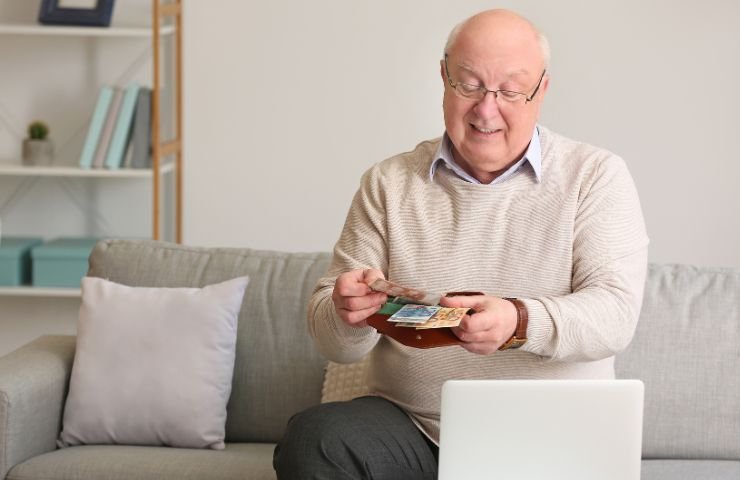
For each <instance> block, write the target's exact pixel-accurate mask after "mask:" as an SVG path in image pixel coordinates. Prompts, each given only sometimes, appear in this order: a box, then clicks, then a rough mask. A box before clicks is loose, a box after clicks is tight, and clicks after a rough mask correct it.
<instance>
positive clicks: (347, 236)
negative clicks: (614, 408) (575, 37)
mask: <svg viewBox="0 0 740 480" xmlns="http://www.w3.org/2000/svg"><path fill="white" fill-rule="evenodd" d="M540 140H541V143H542V181H541V182H540V183H538V182H537V180H536V178H535V176H534V172H533V170H532V169H531V167H530V166H529V164H525V166H524V167H523V168H521V169H520V170H518V171H517V172H516V173H515V174H514V175H513V176H512V177H511V178H509V179H507V180H506V181H504V182H502V183H501V184H499V185H477V184H472V183H468V182H466V181H464V180H462V179H460V178H459V177H457V176H455V174H454V173H452V172H451V171H450V170H449V169H447V168H438V169H437V171H436V173H435V177H434V181H432V180H430V178H429V167H430V165H431V162H432V161H433V155H434V153H435V151H436V149H437V145H438V143H439V141H440V140H439V139H437V140H433V141H427V142H423V143H421V144H420V145H418V146H417V147H416V149H414V150H413V151H412V152H408V153H404V154H401V155H398V156H395V157H393V158H390V159H388V160H385V161H383V162H381V163H379V164H377V165H375V166H374V167H372V168H371V169H370V170H368V171H367V172H366V173H365V175H364V176H363V177H362V181H361V185H360V189H359V190H358V192H357V194H356V195H355V197H354V200H353V202H352V205H351V207H350V210H349V213H348V215H347V220H346V223H345V225H344V229H343V231H342V234H341V237H340V238H339V241H338V242H337V244H336V246H335V249H334V258H333V261H332V264H331V266H330V268H329V272H328V273H327V277H325V278H322V279H321V280H320V281H319V284H318V286H317V288H316V291H315V293H314V295H313V298H312V299H311V302H310V304H309V315H308V317H309V318H308V323H309V330H310V332H311V334H312V335H313V337H314V339H315V341H316V344H317V345H318V348H319V349H320V351H321V352H322V353H323V354H324V355H325V356H326V357H327V358H329V359H331V360H333V361H336V362H343V363H347V362H353V361H356V360H358V359H360V358H362V357H363V356H364V355H366V354H367V353H368V352H370V351H372V356H371V373H370V377H371V379H370V382H371V385H370V387H371V389H372V390H373V391H374V392H375V393H376V394H377V395H380V396H382V397H385V398H387V399H389V400H391V401H393V402H395V403H396V404H398V405H399V406H401V407H402V408H404V409H405V410H406V411H407V412H408V413H409V415H410V416H411V418H412V419H413V420H414V421H415V422H416V423H417V425H419V426H420V427H421V428H422V429H423V430H424V431H425V432H426V433H427V434H428V435H429V436H430V437H431V438H433V439H435V440H436V439H438V435H439V409H440V390H441V387H442V383H443V382H444V381H445V380H448V379H482V378H487V379H509V378H613V376H614V354H615V353H617V352H619V351H620V350H622V349H624V348H625V347H626V346H627V344H628V343H629V341H630V340H631V338H632V335H633V333H634V330H635V326H636V323H637V319H638V315H639V310H640V305H641V303H642V293H643V287H644V283H645V275H646V268H647V245H648V238H647V235H646V232H645V225H644V221H643V217H642V212H641V209H640V202H639V199H638V196H637V192H636V190H635V186H634V183H633V181H632V178H631V176H630V174H629V172H628V171H627V168H626V166H625V164H624V162H623V161H622V159H620V158H618V157H616V156H615V155H613V154H611V153H609V152H607V151H604V150H601V149H598V148H595V147H593V146H590V145H586V144H583V143H579V142H575V141H572V140H569V139H567V138H564V137H562V136H560V135H557V134H555V133H554V132H551V131H549V130H547V129H546V128H543V127H540ZM356 268H379V269H380V270H382V271H383V272H384V273H385V275H386V278H388V279H389V280H391V281H394V282H397V283H399V284H402V285H406V286H410V287H417V288H421V289H424V290H429V291H432V292H446V291H460V290H475V291H483V292H486V293H487V294H490V295H495V296H499V297H519V298H521V299H522V300H523V301H524V303H525V304H526V306H527V309H528V311H529V328H528V331H527V335H528V338H529V340H528V342H527V343H526V344H525V346H523V347H522V348H520V349H518V350H507V351H503V352H497V353H494V354H492V355H487V356H483V355H476V354H472V353H469V352H467V351H466V350H464V349H463V348H461V347H458V346H454V347H445V348H435V349H429V350H420V349H414V348H410V347H405V346H403V345H401V344H399V343H397V342H395V341H394V340H390V339H388V338H386V337H384V336H381V335H379V334H378V333H377V332H376V331H375V330H374V329H373V328H371V327H365V328H352V327H349V326H347V325H345V324H344V323H343V322H342V320H341V319H340V318H339V316H338V315H337V314H336V312H335V310H334V305H333V303H332V300H331V293H332V289H333V287H334V282H335V279H336V277H337V276H338V275H339V274H340V273H342V272H345V271H348V270H352V269H356ZM491 407H492V408H495V405H492V406H491Z"/></svg>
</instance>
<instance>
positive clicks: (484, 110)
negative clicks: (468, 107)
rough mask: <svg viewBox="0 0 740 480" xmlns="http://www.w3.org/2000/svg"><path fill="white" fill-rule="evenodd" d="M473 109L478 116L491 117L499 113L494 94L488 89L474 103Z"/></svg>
mask: <svg viewBox="0 0 740 480" xmlns="http://www.w3.org/2000/svg"><path fill="white" fill-rule="evenodd" d="M473 110H474V111H475V113H476V115H478V116H479V117H480V118H493V117H496V116H498V115H500V114H501V111H500V110H499V106H498V100H497V99H496V94H495V93H493V92H490V91H489V92H486V95H485V96H484V97H483V98H482V99H481V100H480V101H479V102H478V103H476V104H475V107H473Z"/></svg>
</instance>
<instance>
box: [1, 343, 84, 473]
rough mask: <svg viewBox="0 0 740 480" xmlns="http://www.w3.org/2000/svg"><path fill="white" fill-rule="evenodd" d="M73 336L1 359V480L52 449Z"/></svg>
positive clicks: (71, 357) (72, 357)
mask: <svg viewBox="0 0 740 480" xmlns="http://www.w3.org/2000/svg"><path fill="white" fill-rule="evenodd" d="M74 351H75V337H73V336H61V335H60V336H43V337H40V338H38V339H36V340H34V341H33V342H31V343H29V344H27V345H25V346H23V347H21V348H19V349H18V350H16V351H14V352H12V353H9V354H7V355H5V356H4V357H0V478H5V475H6V474H7V472H8V470H10V469H11V468H12V467H13V466H15V465H16V464H18V463H21V462H23V461H25V460H27V459H28V458H31V457H34V456H36V455H40V454H42V453H46V452H50V451H52V450H54V449H55V448H56V439H57V437H58V436H59V430H60V428H61V423H62V412H63V407H64V398H65V396H66V393H67V386H68V384H69V376H70V373H71V371H72V361H73V359H74Z"/></svg>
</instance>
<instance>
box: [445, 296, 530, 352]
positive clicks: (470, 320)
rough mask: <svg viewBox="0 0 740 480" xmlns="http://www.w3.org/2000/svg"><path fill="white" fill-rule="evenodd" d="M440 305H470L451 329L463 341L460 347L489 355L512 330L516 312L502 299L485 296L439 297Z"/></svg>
mask: <svg viewBox="0 0 740 480" xmlns="http://www.w3.org/2000/svg"><path fill="white" fill-rule="evenodd" d="M439 304H440V305H442V306H443V307H454V308H460V307H462V308H472V309H473V310H475V313H473V314H472V315H465V317H464V318H463V319H462V321H461V322H460V325H459V326H457V327H454V328H453V329H452V331H453V332H454V333H455V335H457V338H459V339H460V340H462V341H463V343H462V344H461V345H462V347H463V348H464V349H465V350H467V351H469V352H472V353H477V354H480V355H489V354H491V353H493V352H495V351H497V350H498V349H499V347H500V346H501V345H503V344H504V343H505V342H506V341H507V340H508V339H509V338H511V336H512V335H514V331H515V330H516V320H517V311H516V307H515V306H514V304H513V303H511V302H510V301H508V300H504V299H503V298H498V297H489V296H485V295H475V296H457V297H443V298H442V300H441V301H440V302H439Z"/></svg>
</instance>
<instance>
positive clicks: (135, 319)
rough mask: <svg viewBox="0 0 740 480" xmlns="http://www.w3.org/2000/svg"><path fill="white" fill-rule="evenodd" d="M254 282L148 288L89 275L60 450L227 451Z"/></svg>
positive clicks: (244, 279)
mask: <svg viewBox="0 0 740 480" xmlns="http://www.w3.org/2000/svg"><path fill="white" fill-rule="evenodd" d="M248 281H249V279H248V278H247V277H239V278H235V279H232V280H228V281H226V282H222V283H219V284H215V285H209V286H206V287H203V288H143V287H128V286H125V285H120V284H117V283H113V282H110V281H107V280H103V279H100V278H94V277H85V278H84V279H83V280H82V306H81V307H80V316H79V321H78V323H77V351H76V354H75V360H74V364H73V367H72V376H71V379H70V385H69V395H68V397H67V402H66V405H65V408H64V419H63V429H62V433H61V435H60V438H59V442H58V443H59V446H60V447H65V446H71V445H82V444H126V445H166V446H172V447H189V448H212V449H223V448H224V437H225V424H226V404H227V402H228V400H229V395H230V394H231V380H232V376H233V372H234V356H235V348H236V329H237V318H238V315H239V310H240V309H241V304H242V300H243V297H244V291H245V289H246V287H247V283H248Z"/></svg>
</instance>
